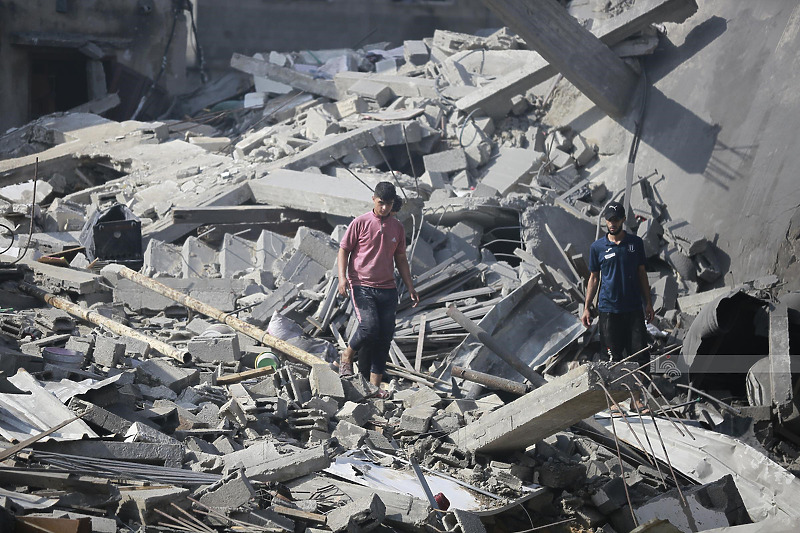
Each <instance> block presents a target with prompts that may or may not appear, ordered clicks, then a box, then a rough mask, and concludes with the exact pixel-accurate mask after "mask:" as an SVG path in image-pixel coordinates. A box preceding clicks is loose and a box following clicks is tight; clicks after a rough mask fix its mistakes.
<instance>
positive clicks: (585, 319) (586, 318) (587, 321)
mask: <svg viewBox="0 0 800 533" xmlns="http://www.w3.org/2000/svg"><path fill="white" fill-rule="evenodd" d="M581 323H583V327H585V328H588V327H589V326H591V325H592V313H591V311H589V308H588V307H584V309H583V315H581Z"/></svg>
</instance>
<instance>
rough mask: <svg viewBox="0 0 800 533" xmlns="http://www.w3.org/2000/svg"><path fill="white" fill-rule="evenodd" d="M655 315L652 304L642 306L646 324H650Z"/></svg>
mask: <svg viewBox="0 0 800 533" xmlns="http://www.w3.org/2000/svg"><path fill="white" fill-rule="evenodd" d="M655 317H656V313H655V311H653V304H647V307H645V308H644V318H645V320H647V323H648V324H652V322H653V319H654V318H655Z"/></svg>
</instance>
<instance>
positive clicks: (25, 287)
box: [19, 267, 192, 363]
mask: <svg viewBox="0 0 800 533" xmlns="http://www.w3.org/2000/svg"><path fill="white" fill-rule="evenodd" d="M125 268H127V267H125ZM128 270H130V269H128ZM131 272H133V271H132V270H131ZM19 289H20V290H21V291H22V292H25V293H27V294H30V295H32V296H36V297H37V298H40V299H41V300H43V301H45V302H47V303H48V304H50V305H52V306H53V307H55V308H58V309H61V310H62V311H66V312H67V313H69V314H71V315H74V316H77V317H79V318H82V319H83V320H85V321H87V322H91V323H92V324H97V325H98V326H100V327H103V328H106V329H107V330H109V331H111V332H114V333H116V334H117V335H125V336H128V337H131V338H133V339H136V340H140V341H142V342H146V343H147V344H148V345H149V346H150V347H151V348H153V349H154V350H157V351H159V352H161V353H162V354H164V355H166V356H168V357H172V358H173V359H177V360H178V361H180V362H181V363H190V362H191V361H192V356H191V355H189V352H187V351H186V350H178V349H177V348H175V347H174V346H172V345H170V344H167V343H166V342H163V341H160V340H158V339H154V338H153V337H149V336H147V335H143V334H141V333H139V332H138V331H136V330H135V329H133V328H130V327H128V326H124V325H122V324H120V323H119V322H117V321H116V320H112V319H110V318H108V317H105V316H103V315H101V314H100V313H98V312H97V311H92V310H91V309H84V308H83V307H81V306H79V305H76V304H74V303H72V302H70V301H69V300H67V299H65V298H61V297H59V296H56V295H55V294H51V293H49V292H47V291H45V290H43V289H40V288H39V287H36V286H34V285H31V284H29V283H20V284H19Z"/></svg>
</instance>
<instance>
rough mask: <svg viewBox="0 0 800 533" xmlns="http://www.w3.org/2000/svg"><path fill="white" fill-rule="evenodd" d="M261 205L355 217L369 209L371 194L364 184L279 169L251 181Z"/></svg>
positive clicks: (252, 188) (256, 199) (257, 200)
mask: <svg viewBox="0 0 800 533" xmlns="http://www.w3.org/2000/svg"><path fill="white" fill-rule="evenodd" d="M250 190H251V191H252V193H253V199H254V200H255V201H256V203H259V204H269V205H279V206H283V207H289V208H293V209H302V210H304V211H311V212H318V213H327V214H330V215H339V216H346V217H356V216H359V215H362V214H364V213H366V212H367V211H369V210H370V208H371V206H372V201H371V200H370V198H371V196H372V194H371V193H370V191H368V190H367V189H366V187H364V185H362V184H361V183H359V182H357V181H356V180H354V179H352V178H350V179H347V178H337V177H333V176H326V175H325V174H317V173H313V172H298V171H295V170H286V169H280V170H275V171H273V172H270V173H269V174H268V175H267V176H265V177H263V178H258V179H254V180H251V181H250Z"/></svg>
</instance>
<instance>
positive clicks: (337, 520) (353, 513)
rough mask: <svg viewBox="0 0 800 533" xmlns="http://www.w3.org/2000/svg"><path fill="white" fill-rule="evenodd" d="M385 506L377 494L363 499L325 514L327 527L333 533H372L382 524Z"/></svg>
mask: <svg viewBox="0 0 800 533" xmlns="http://www.w3.org/2000/svg"><path fill="white" fill-rule="evenodd" d="M385 517H386V506H385V505H384V504H383V501H382V500H381V499H380V497H379V496H378V495H377V494H372V496H368V497H364V498H361V499H358V500H355V501H354V502H351V503H348V504H347V505H344V506H342V507H337V508H336V509H333V510H332V511H330V512H329V513H328V514H327V520H326V523H325V525H327V526H328V527H329V528H330V529H331V531H333V532H334V533H344V532H347V533H351V532H352V533H355V532H364V533H366V532H367V531H372V530H373V529H375V528H377V527H378V526H380V525H381V523H383V520H384V518H385Z"/></svg>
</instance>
